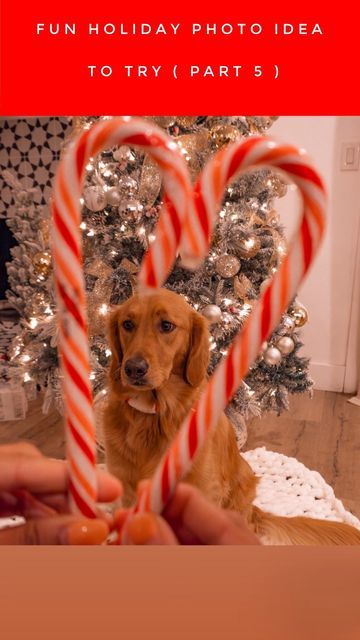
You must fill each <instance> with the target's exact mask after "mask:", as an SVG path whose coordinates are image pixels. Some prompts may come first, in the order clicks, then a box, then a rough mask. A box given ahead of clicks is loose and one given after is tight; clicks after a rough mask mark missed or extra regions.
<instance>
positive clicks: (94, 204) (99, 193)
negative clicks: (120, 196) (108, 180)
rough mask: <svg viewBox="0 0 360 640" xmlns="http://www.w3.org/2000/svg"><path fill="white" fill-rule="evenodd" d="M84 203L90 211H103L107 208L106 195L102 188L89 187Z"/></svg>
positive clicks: (85, 193) (85, 192)
mask: <svg viewBox="0 0 360 640" xmlns="http://www.w3.org/2000/svg"><path fill="white" fill-rule="evenodd" d="M84 202H85V205H86V207H87V208H88V209H90V211H102V210H103V209H105V207H106V194H105V191H104V189H103V188H102V187H101V186H99V185H98V186H93V187H87V189H85V191H84Z"/></svg>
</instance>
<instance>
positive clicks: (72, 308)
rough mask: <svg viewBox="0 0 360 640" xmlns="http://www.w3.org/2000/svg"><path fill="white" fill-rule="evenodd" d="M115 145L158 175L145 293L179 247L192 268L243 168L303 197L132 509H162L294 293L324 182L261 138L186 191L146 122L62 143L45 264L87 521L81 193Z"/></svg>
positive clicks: (91, 435) (142, 283)
mask: <svg viewBox="0 0 360 640" xmlns="http://www.w3.org/2000/svg"><path fill="white" fill-rule="evenodd" d="M121 144H127V145H130V146H132V145H135V146H140V147H142V148H143V149H144V150H145V151H147V152H148V153H149V154H150V156H151V157H152V159H153V160H155V162H157V164H158V165H159V167H160V169H161V171H162V173H163V183H164V207H163V209H162V211H161V213H160V217H159V220H158V223H157V226H156V229H155V240H154V242H153V243H151V245H150V247H149V249H148V251H147V253H146V255H145V257H144V260H143V262H142V265H141V269H140V273H139V277H138V282H139V287H140V291H143V293H144V294H146V291H148V290H152V289H154V288H156V287H160V286H162V285H163V284H164V282H165V280H166V278H167V276H168V274H169V272H170V270H171V267H172V266H173V263H174V261H175V258H176V255H177V253H178V250H179V249H180V252H181V256H182V261H183V263H184V264H185V265H187V266H189V267H192V268H194V267H196V265H197V264H198V263H199V262H200V261H201V260H203V259H204V257H205V256H206V254H207V251H208V249H209V245H210V241H211V236H212V231H213V228H214V225H215V223H216V220H217V216H218V213H219V211H220V205H221V201H222V198H223V194H224V190H225V188H226V187H227V186H228V184H229V182H231V181H232V180H233V179H234V178H235V177H238V176H239V175H240V174H241V173H244V172H248V171H254V170H256V169H259V168H272V169H277V170H279V171H281V172H283V173H285V175H286V176H287V178H289V179H290V180H291V181H293V182H294V183H295V184H296V185H297V187H298V188H299V191H300V193H301V195H302V200H303V208H302V215H301V217H300V225H299V228H298V231H297V232H296V233H295V235H294V237H293V239H292V241H291V244H290V249H289V251H288V253H287V255H286V257H285V258H284V260H283V261H282V263H281V264H280V266H279V268H278V271H277V272H276V274H275V275H274V277H273V278H272V280H271V281H270V283H269V284H268V286H267V287H266V289H265V290H264V291H263V293H262V295H261V296H260V298H259V299H258V300H257V302H256V303H255V305H254V307H253V309H252V312H251V314H250V316H249V317H248V318H247V319H246V321H245V323H244V325H243V327H242V329H241V331H240V332H239V333H238V334H237V336H235V338H234V340H233V342H232V344H231V345H230V348H229V351H228V355H227V357H226V358H224V359H223V360H222V361H221V363H220V365H218V367H217V368H216V370H215V372H214V373H213V375H212V376H211V378H210V379H209V381H208V384H207V386H206V388H205V390H204V392H203V393H202V395H201V397H200V399H199V400H198V402H197V403H196V405H195V406H194V407H193V409H192V411H191V412H190V414H189V415H188V417H187V418H186V419H185V421H184V423H183V425H182V427H181V429H180V430H179V432H178V433H177V435H176V437H175V439H174V441H173V443H172V444H171V445H170V447H169V449H168V451H167V452H166V453H165V455H164V457H163V459H162V461H161V462H160V464H159V466H158V468H157V470H156V472H155V474H154V476H153V478H152V480H151V482H150V483H148V484H147V485H146V486H145V487H144V489H143V491H142V492H141V495H140V496H139V499H138V502H137V504H136V506H135V508H134V509H135V510H140V511H143V510H152V511H155V512H158V513H160V512H161V510H162V508H163V506H164V505H165V504H166V502H167V501H168V499H169V497H170V496H171V494H172V492H173V491H174V489H175V486H176V484H177V482H178V481H179V480H180V479H181V478H182V477H183V476H184V475H185V474H186V473H187V471H188V470H189V468H190V466H191V463H192V460H193V459H194V457H195V455H196V453H197V451H198V450H199V448H200V447H201V445H202V444H203V442H204V440H205V438H206V435H207V433H208V432H209V430H211V429H212V428H214V427H215V426H216V424H217V421H218V418H219V416H220V414H221V412H222V411H223V410H224V408H225V407H226V405H227V404H228V402H229V401H230V399H231V398H232V396H233V395H234V393H235V391H236V389H237V388H238V386H239V385H240V383H241V381H242V379H243V378H244V376H245V375H246V373H247V371H248V369H249V366H250V365H251V363H252V362H253V361H254V360H255V359H256V357H257V355H258V353H259V350H260V346H261V344H262V342H263V341H264V340H265V339H266V338H267V336H268V335H269V334H270V333H271V332H272V330H273V329H274V328H275V326H276V324H277V323H278V321H279V319H280V317H281V315H282V313H283V312H284V311H285V309H286V308H287V306H288V304H289V302H290V301H291V300H292V298H293V297H294V295H295V293H296V290H297V288H298V285H299V283H300V282H301V280H302V278H303V277H304V275H305V273H306V272H307V270H308V268H309V266H310V264H311V262H312V260H313V258H314V255H315V253H316V251H317V248H318V246H319V243H320V240H321V237H322V235H323V232H324V221H325V215H324V212H325V192H324V186H323V184H322V181H321V179H320V177H319V175H318V174H317V172H316V171H315V169H314V168H313V167H312V166H311V164H310V162H309V160H308V159H307V157H306V155H305V153H304V152H303V151H299V150H298V149H297V148H295V147H293V146H290V145H284V144H279V143H276V142H274V141H272V140H270V139H267V138H262V137H253V138H249V139H247V140H246V141H245V142H241V141H239V142H235V143H234V144H232V145H230V146H228V147H226V148H224V149H222V150H221V151H219V152H218V153H217V154H216V155H215V156H214V157H213V158H212V159H211V160H210V161H209V162H208V163H207V165H206V166H205V168H204V169H203V171H202V173H201V174H200V176H199V178H198V180H197V182H196V184H195V186H194V188H193V187H192V186H191V182H190V177H189V174H188V170H187V167H186V164H185V161H184V159H183V158H182V156H181V154H180V152H179V149H178V147H177V145H176V143H175V142H174V141H173V140H172V139H171V138H169V137H168V136H167V135H166V134H165V133H164V132H163V131H162V130H161V129H159V128H158V127H156V126H155V125H153V124H151V123H149V122H147V121H143V120H140V119H137V118H134V119H132V118H129V117H125V118H114V119H112V120H109V121H104V122H100V123H98V124H96V125H94V126H93V127H92V128H91V129H89V130H88V131H86V132H84V133H83V134H82V135H81V136H80V137H79V138H78V139H77V140H76V141H75V142H74V143H73V144H72V146H71V147H69V148H68V150H67V153H66V155H65V156H64V158H63V159H62V161H61V163H60V165H59V169H58V172H57V175H56V180H55V185H54V194H53V202H52V213H53V230H52V239H53V262H54V274H55V284H56V294H57V300H58V322H59V353H60V356H61V357H60V360H61V368H62V376H63V379H62V385H63V394H64V405H65V419H66V431H67V442H68V454H67V455H68V462H69V469H70V481H69V495H70V498H69V499H70V508H71V510H72V511H74V512H80V513H81V514H83V515H84V516H86V517H94V516H95V514H96V495H97V487H96V476H95V427H94V414H93V408H92V393H91V385H90V379H89V373H90V366H89V347H88V338H87V328H86V306H85V285H84V276H83V270H82V256H81V233H80V222H81V212H80V196H81V191H82V186H83V181H84V172H85V166H86V164H87V162H88V160H89V158H91V157H92V156H95V155H96V154H97V153H99V152H100V151H101V150H103V149H105V148H107V147H112V146H118V145H121Z"/></svg>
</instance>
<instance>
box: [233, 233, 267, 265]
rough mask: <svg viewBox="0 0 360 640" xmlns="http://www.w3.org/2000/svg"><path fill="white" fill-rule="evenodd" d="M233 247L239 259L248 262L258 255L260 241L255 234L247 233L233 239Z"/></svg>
mask: <svg viewBox="0 0 360 640" xmlns="http://www.w3.org/2000/svg"><path fill="white" fill-rule="evenodd" d="M235 246H236V249H237V252H238V253H239V255H240V257H241V258H244V260H250V258H253V257H254V256H256V255H257V254H258V253H259V250H260V248H261V241H260V238H259V237H258V236H257V235H256V234H255V233H251V232H247V233H243V234H242V235H241V236H240V235H239V236H238V237H237V238H236V239H235Z"/></svg>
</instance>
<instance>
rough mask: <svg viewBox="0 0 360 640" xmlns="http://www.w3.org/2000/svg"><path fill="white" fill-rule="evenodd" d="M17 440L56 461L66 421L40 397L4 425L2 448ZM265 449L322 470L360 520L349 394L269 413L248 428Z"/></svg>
mask: <svg viewBox="0 0 360 640" xmlns="http://www.w3.org/2000/svg"><path fill="white" fill-rule="evenodd" d="M18 440H27V441H30V442H33V443H34V444H36V445H37V446H38V447H39V448H40V449H41V451H42V452H43V453H44V454H45V455H48V456H51V457H55V458H63V457H64V455H65V440H64V433H63V426H62V420H61V418H60V417H59V415H58V414H57V413H56V412H53V413H51V414H49V415H48V416H44V415H43V414H42V413H41V398H39V399H38V400H36V401H35V402H34V403H32V405H31V407H30V411H29V413H28V416H27V418H26V420H24V421H17V422H0V444H2V443H6V442H8V443H9V442H16V441H18ZM260 446H266V448H267V449H269V450H271V451H278V452H280V453H284V454H285V455H289V456H293V457H295V458H297V459H298V460H300V461H301V462H303V463H304V464H305V465H306V466H307V467H309V468H310V469H316V470H317V471H319V472H320V473H321V475H322V476H323V477H324V478H325V480H326V481H327V482H328V483H329V484H330V485H331V486H332V487H333V488H334V490H335V494H336V496H337V497H338V498H340V499H341V500H342V501H343V502H344V505H345V506H346V507H347V508H348V509H349V510H350V511H352V512H353V513H354V514H355V515H357V516H358V517H360V464H359V459H360V408H359V407H356V406H355V405H352V404H349V403H348V402H347V396H345V395H343V394H339V393H331V392H328V391H317V392H315V395H314V398H313V399H310V398H309V397H308V396H305V395H304V396H297V397H294V398H293V399H292V401H291V406H290V411H289V412H287V413H284V414H283V415H281V416H280V417H277V416H276V415H272V414H268V415H266V416H263V418H262V419H260V420H255V421H253V422H252V423H251V424H250V425H249V435H248V441H247V443H246V446H245V449H254V448H255V447H260Z"/></svg>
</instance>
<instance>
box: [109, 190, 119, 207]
mask: <svg viewBox="0 0 360 640" xmlns="http://www.w3.org/2000/svg"><path fill="white" fill-rule="evenodd" d="M105 195H106V202H107V204H109V205H110V206H111V207H117V206H119V204H120V202H121V200H122V198H121V193H120V191H119V189H118V187H110V189H107V191H105Z"/></svg>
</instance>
